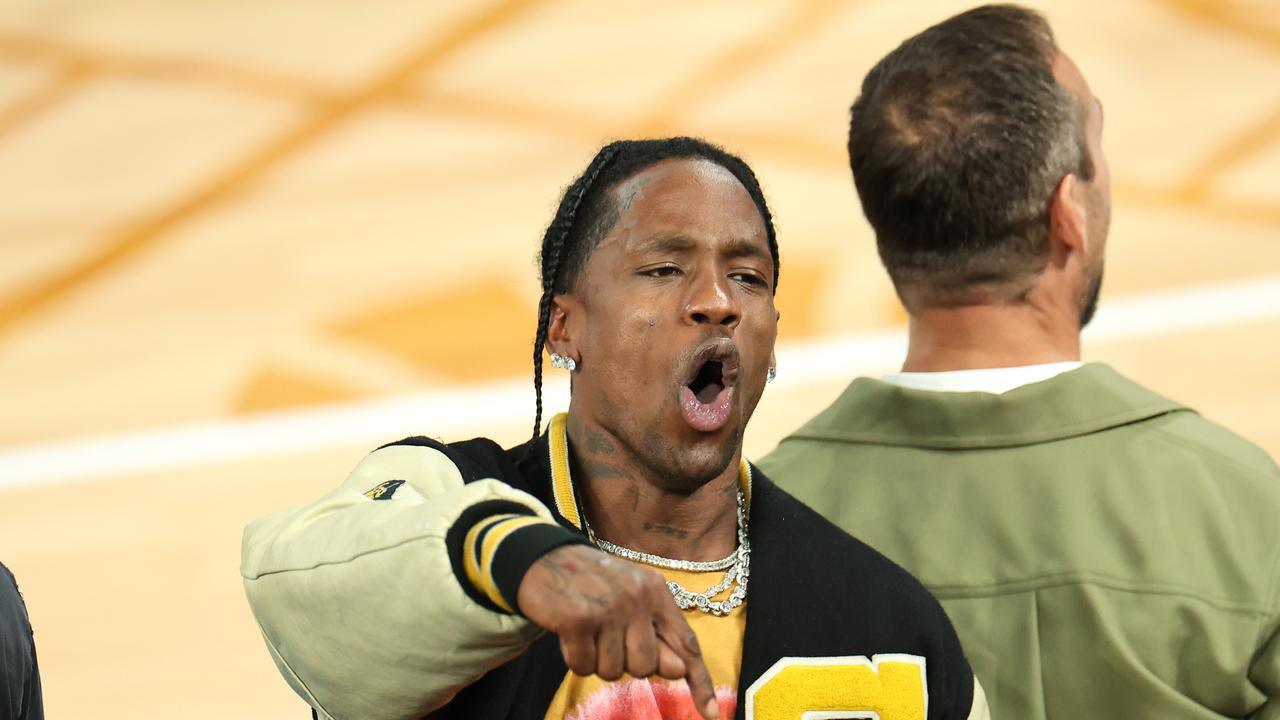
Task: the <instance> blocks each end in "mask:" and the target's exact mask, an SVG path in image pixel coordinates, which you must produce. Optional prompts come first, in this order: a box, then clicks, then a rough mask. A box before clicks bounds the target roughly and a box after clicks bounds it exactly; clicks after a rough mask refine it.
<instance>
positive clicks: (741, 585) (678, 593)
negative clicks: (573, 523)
mask: <svg viewBox="0 0 1280 720" xmlns="http://www.w3.org/2000/svg"><path fill="white" fill-rule="evenodd" d="M746 506H747V501H746V497H745V496H743V494H742V488H741V487H739V488H738V548H737V549H736V550H734V551H733V552H732V553H730V554H729V556H728V557H726V558H724V559H723V560H710V561H696V560H673V559H671V558H665V557H662V556H661V555H653V554H650V553H646V552H640V551H639V550H632V549H631V548H625V547H622V546H621V545H614V544H613V543H611V542H609V541H608V540H605V539H604V538H599V537H596V534H595V532H594V531H593V530H592V529H591V523H589V522H587V518H586V516H585V515H583V517H582V527H583V529H584V530H586V531H587V539H589V540H590V541H591V542H592V543H594V544H595V546H596V547H598V548H600V549H601V550H604V551H605V552H607V553H609V554H610V555H616V556H618V557H620V558H622V559H624V560H630V561H632V562H638V563H644V564H645V565H652V566H654V567H660V568H665V569H667V570H688V571H692V572H712V571H716V570H726V569H727V572H725V574H724V578H723V579H721V580H720V582H718V583H716V584H715V585H712V586H711V587H709V588H707V589H706V590H704V591H703V592H700V593H696V592H692V591H690V590H687V589H685V588H684V587H682V586H681V585H680V584H679V583H677V582H675V581H674V580H668V581H667V588H668V589H669V590H670V591H671V597H672V598H673V599H675V601H676V606H677V607H679V608H680V609H681V610H688V609H690V608H697V609H698V610H701V611H702V612H704V613H709V614H711V615H716V616H724V615H728V614H729V613H730V612H731V611H733V609H734V608H736V607H738V606H739V605H741V604H742V602H743V601H744V600H746V598H747V579H748V576H749V575H750V574H751V569H750V568H751V543H750V542H749V541H748V540H747V512H746ZM735 582H736V583H737V587H735V588H734V589H733V592H731V593H729V597H727V598H725V599H724V600H712V599H711V598H713V597H715V596H716V595H719V594H720V593H722V592H724V591H725V590H728V589H729V586H730V585H732V584H734V583H735Z"/></svg>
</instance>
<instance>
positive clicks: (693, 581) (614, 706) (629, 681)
mask: <svg viewBox="0 0 1280 720" xmlns="http://www.w3.org/2000/svg"><path fill="white" fill-rule="evenodd" d="M661 572H662V575H663V577H665V578H666V579H667V580H674V581H676V582H677V583H680V585H681V586H683V587H684V588H686V589H688V590H691V591H693V592H702V591H705V590H706V589H707V588H709V587H711V586H712V585H715V584H716V583H717V582H719V581H720V580H721V579H723V578H724V572H723V571H719V572H705V573H696V572H685V571H682V570H662V571H661ZM732 589H733V586H732V585H730V586H729V588H728V589H727V590H725V592H723V593H721V594H720V595H717V596H716V597H714V598H712V599H714V600H723V599H725V598H727V597H728V596H729V592H730V591H731V590H732ZM746 608H747V606H746V604H745V603H744V604H742V605H739V606H738V607H736V608H734V610H733V611H732V612H730V613H729V614H728V615H726V616H724V617H716V616H714V615H711V614H709V613H704V612H701V611H699V610H686V611H685V613H684V618H685V620H687V621H688V622H689V627H690V628H692V629H693V632H694V633H695V634H696V635H697V636H698V644H699V645H701V647H702V657H703V660H705V661H706V663H707V670H709V671H710V672H711V680H712V682H714V683H715V686H716V700H717V701H719V703H720V717H722V718H726V717H733V713H734V711H735V710H736V709H737V703H738V668H739V666H741V664H742V636H743V633H744V632H745V631H746V628H747V613H746ZM699 717H700V716H699V715H698V711H697V709H696V708H695V707H694V704H693V700H692V699H691V698H690V696H689V686H688V685H687V684H686V683H685V681H683V680H679V681H675V682H672V681H669V680H664V679H662V678H658V677H654V678H633V677H631V676H630V675H624V676H622V678H620V679H618V680H615V681H613V682H609V681H607V680H601V679H600V678H599V677H596V676H595V675H589V676H587V677H580V676H578V675H574V674H573V673H572V672H570V673H568V674H567V675H565V678H564V681H563V682H561V683H560V689H559V690H557V691H556V695H555V697H554V698H553V699H552V700H551V707H549V708H548V709H547V715H546V718H547V720H697V719H698V718H699Z"/></svg>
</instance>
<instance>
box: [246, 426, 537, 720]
mask: <svg viewBox="0 0 1280 720" xmlns="http://www.w3.org/2000/svg"><path fill="white" fill-rule="evenodd" d="M391 480H404V481H405V482H404V483H403V484H402V485H398V486H397V487H395V488H394V489H393V492H392V493H389V498H386V499H381V500H373V499H371V498H370V497H369V496H367V495H366V493H368V492H370V491H371V490H373V489H374V488H376V487H377V486H378V485H379V484H380V483H384V482H386V481H391ZM487 500H507V501H514V502H516V503H520V504H521V505H524V506H525V507H527V508H529V509H530V510H531V511H532V512H534V513H536V514H537V515H538V516H540V517H544V518H550V513H549V512H548V511H547V509H546V508H545V507H543V506H542V505H541V504H540V503H539V502H538V501H537V500H536V499H534V498H533V497H532V496H530V495H528V494H526V493H522V492H520V491H518V490H515V489H513V488H511V487H510V486H508V485H506V484H504V483H501V482H499V481H497V480H481V481H478V482H473V483H470V484H464V483H463V481H462V476H461V474H460V473H459V472H458V469H457V467H456V466H455V465H454V464H453V463H452V462H451V461H450V460H449V459H448V457H446V456H445V455H444V453H442V452H440V451H439V450H436V449H434V448H430V447H423V446H407V445H395V446H390V447H386V448H383V449H381V450H378V451H375V452H373V453H371V454H370V455H369V456H368V457H366V458H365V460H364V461H363V462H361V463H360V465H359V466H357V467H356V469H355V470H354V471H353V472H352V473H351V475H350V476H348V477H347V479H346V481H345V482H343V483H342V485H341V486H340V487H339V488H338V489H336V490H334V491H333V492H331V493H329V494H328V495H325V496H324V497H322V498H320V499H319V500H317V501H316V502H313V503H311V504H310V505H305V506H303V507H300V508H294V509H290V510H284V511H281V512H277V513H274V514H272V515H269V516H267V517H265V518H262V519H261V520H258V521H256V522H254V523H253V524H251V525H249V527H247V528H246V529H245V533H244V542H243V547H242V557H241V575H242V576H243V578H244V585H245V592H246V593H247V595H248V597H249V605H250V606H251V607H252V609H253V614H254V616H255V617H256V618H257V620H258V624H259V625H260V627H261V629H262V634H263V636H264V637H265V638H266V641H267V646H268V647H269V649H270V652H271V656H272V658H273V659H274V660H275V662H276V665H277V667H278V668H279V669H280V672H281V674H283V675H284V677H285V679H286V680H287V681H288V682H289V684H290V685H291V686H292V687H293V689H294V690H295V691H296V692H297V693H298V694H299V695H301V696H302V698H303V699H304V700H306V701H307V702H308V703H309V704H310V705H311V706H312V707H313V708H316V710H317V711H318V712H319V714H320V716H321V717H322V718H331V719H333V720H349V719H350V720H355V719H357V718H358V719H360V720H401V719H405V720H408V719H410V718H419V717H421V716H422V715H424V714H426V713H427V712H429V711H431V710H433V709H435V708H437V707H440V706H441V705H444V704H445V703H447V702H448V701H449V700H450V699H451V698H452V697H453V695H454V694H455V693H457V691H458V690H460V689H461V688H463V687H465V686H467V685H468V684H470V683H472V682H474V681H475V680H476V679H477V678H479V677H480V676H481V675H483V674H484V673H485V672H487V671H488V670H490V669H492V668H494V667H496V666H498V665H500V664H501V663H503V662H505V661H506V660H508V659H510V658H512V657H514V656H516V655H518V654H519V653H520V652H521V651H522V650H523V649H524V648H525V647H527V645H528V644H529V643H530V642H532V640H533V639H535V638H536V637H537V635H538V634H539V632H540V630H539V629H538V628H537V627H536V626H533V625H532V624H531V623H529V622H528V621H526V620H524V619H523V618H521V617H520V616H518V615H507V614H503V613H499V612H494V611H491V610H488V609H486V608H484V607H482V606H481V605H480V604H478V603H476V602H475V601H474V600H472V599H471V598H470V597H469V596H468V595H467V594H466V592H465V591H464V590H463V588H462V586H461V584H460V581H459V579H458V578H457V577H456V576H455V575H454V572H453V568H452V565H451V563H450V559H449V553H448V550H447V548H446V546H445V536H446V534H447V533H448V531H449V529H450V527H451V526H452V524H453V523H454V522H455V521H456V520H457V518H458V516H459V515H460V514H461V513H462V512H463V511H464V510H466V509H467V508H468V507H471V506H472V505H475V504H476V503H480V502H484V501H487Z"/></svg>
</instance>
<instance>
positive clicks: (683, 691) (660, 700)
mask: <svg viewBox="0 0 1280 720" xmlns="http://www.w3.org/2000/svg"><path fill="white" fill-rule="evenodd" d="M716 702H717V703H719V704H720V717H722V718H725V717H733V713H734V711H735V710H737V708H738V696H737V693H735V692H734V690H733V688H731V687H728V686H724V685H722V686H720V687H717V688H716ZM701 718H702V716H701V715H699V714H698V710H697V708H695V707H694V705H693V697H692V695H690V693H689V686H688V685H687V684H686V683H685V682H684V681H683V680H682V681H680V682H677V683H668V682H661V681H653V680H626V681H624V682H617V683H612V684H610V685H606V686H604V687H602V688H600V689H599V690H596V691H595V692H593V693H591V695H589V696H587V699H586V700H583V701H582V702H581V703H579V704H578V707H576V708H574V709H573V711H572V712H570V713H569V714H568V715H566V716H565V720H701Z"/></svg>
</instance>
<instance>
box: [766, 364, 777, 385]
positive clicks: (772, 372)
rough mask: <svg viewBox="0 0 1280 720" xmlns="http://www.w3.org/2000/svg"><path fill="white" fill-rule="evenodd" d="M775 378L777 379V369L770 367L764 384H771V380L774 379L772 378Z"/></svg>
mask: <svg viewBox="0 0 1280 720" xmlns="http://www.w3.org/2000/svg"><path fill="white" fill-rule="evenodd" d="M776 377H778V368H776V367H770V368H769V375H768V377H767V378H766V379H765V382H773V379H774V378H776Z"/></svg>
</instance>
